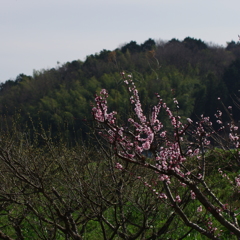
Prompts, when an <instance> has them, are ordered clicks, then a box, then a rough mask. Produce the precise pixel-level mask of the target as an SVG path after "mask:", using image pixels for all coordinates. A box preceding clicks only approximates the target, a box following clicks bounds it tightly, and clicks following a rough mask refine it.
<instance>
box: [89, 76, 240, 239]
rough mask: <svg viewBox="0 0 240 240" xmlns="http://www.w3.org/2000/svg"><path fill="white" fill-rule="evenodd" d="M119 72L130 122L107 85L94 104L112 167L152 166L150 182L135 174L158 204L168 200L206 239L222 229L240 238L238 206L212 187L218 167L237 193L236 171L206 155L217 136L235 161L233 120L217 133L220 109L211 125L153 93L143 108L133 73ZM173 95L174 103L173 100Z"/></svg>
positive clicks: (236, 145)
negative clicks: (114, 107)
mask: <svg viewBox="0 0 240 240" xmlns="http://www.w3.org/2000/svg"><path fill="white" fill-rule="evenodd" d="M121 75H122V78H123V80H124V83H125V84H126V87H127V88H128V91H129V94H130V103H131V104H132V106H133V116H132V117H131V118H129V119H128V123H127V124H125V125H120V124H118V121H117V118H116V115H117V112H115V111H112V112H110V111H109V110H108V103H107V98H108V92H107V90H105V89H102V91H101V92H100V94H99V95H96V98H95V106H94V107H93V108H92V114H93V118H94V120H95V122H96V123H97V127H96V130H97V133H98V134H99V135H100V136H101V137H102V139H103V140H104V141H105V142H107V143H108V144H110V145H112V146H113V149H114V150H113V151H114V154H115V155H116V156H117V157H118V159H119V162H116V168H117V169H119V171H125V168H124V163H128V164H129V163H131V164H136V165H139V166H142V167H143V168H147V169H148V170H151V171H153V172H154V173H155V182H156V184H155V185H154V186H152V185H151V183H149V182H148V181H147V179H142V178H141V176H137V178H138V179H139V181H142V182H143V184H145V186H146V188H149V190H151V192H152V193H153V194H155V196H156V198H157V199H159V204H163V203H164V204H168V206H171V208H172V210H173V212H174V214H177V215H178V216H179V217H180V218H181V219H182V221H183V222H184V224H186V225H187V226H188V227H189V228H190V229H194V230H196V231H198V232H199V233H201V234H202V235H205V236H206V237H208V238H209V239H222V238H221V234H222V232H224V231H225V232H226V231H228V232H229V234H231V236H236V238H237V239H240V228H239V224H238V217H239V216H238V214H239V212H240V211H239V208H238V207H237V206H234V205H233V204H231V203H228V202H226V199H225V198H224V197H222V194H220V193H219V192H215V191H214V186H212V185H213V184H212V180H213V179H211V172H210V171H211V169H218V170H217V174H219V177H221V179H223V181H225V182H227V184H228V185H229V189H230V191H232V193H235V194H238V191H239V186H240V175H239V174H238V173H237V172H233V173H232V172H231V174H230V175H229V174H228V173H227V172H226V171H225V170H222V169H221V167H218V166H214V168H209V165H210V164H209V162H208V160H207V154H208V151H209V150H208V149H210V146H211V145H212V144H214V142H215V143H216V142H217V143H218V147H219V146H222V147H224V148H225V149H226V147H229V146H231V148H234V150H232V152H231V153H232V154H233V155H234V157H235V159H236V166H238V167H239V163H240V162H239V153H240V152H239V151H238V148H239V138H238V134H237V130H238V129H237V126H235V124H234V121H233V120H232V121H231V123H230V124H229V126H228V128H229V131H228V137H227V139H226V138H224V135H223V134H219V131H223V130H224V127H225V126H224V125H223V122H222V119H221V115H222V112H221V111H218V112H217V114H216V115H215V116H216V118H217V123H218V124H219V126H220V127H219V131H214V130H213V127H212V122H211V121H210V119H209V117H205V116H203V115H202V116H201V117H200V118H199V120H198V121H197V122H193V121H192V120H191V119H190V118H187V119H185V120H182V119H181V117H180V116H178V111H177V110H176V111H175V112H173V111H171V109H169V108H168V106H167V104H166V103H165V102H164V100H163V99H161V97H160V95H159V94H156V99H157V104H156V105H155V106H154V107H153V108H152V109H151V112H150V114H149V113H147V114H145V113H144V112H143V110H142V105H141V101H140V98H139V94H138V90H137V88H136V86H135V84H134V82H133V79H132V75H127V74H125V73H124V72H123V73H122V74H121ZM173 101H174V104H175V106H176V109H178V108H179V106H178V102H177V100H176V99H173ZM161 114H167V116H168V119H169V122H170V126H171V128H169V127H166V126H164V124H163V123H162V121H161ZM228 175H229V176H228ZM163 200H164V201H163ZM189 206H191V208H190V207H189ZM193 206H195V207H193ZM189 209H194V210H191V211H189Z"/></svg>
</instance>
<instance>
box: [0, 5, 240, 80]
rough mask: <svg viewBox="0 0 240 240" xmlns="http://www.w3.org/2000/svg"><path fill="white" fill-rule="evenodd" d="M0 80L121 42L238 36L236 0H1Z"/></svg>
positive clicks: (239, 16) (215, 39) (215, 40)
mask: <svg viewBox="0 0 240 240" xmlns="http://www.w3.org/2000/svg"><path fill="white" fill-rule="evenodd" d="M0 4H1V5H0V6H1V7H0V32H1V34H0V70H1V71H0V82H3V81H6V80H8V79H13V80H14V79H15V78H16V76H17V75H19V74H20V73H24V74H26V75H32V73H33V69H35V70H41V69H47V68H52V67H56V66H57V62H60V63H61V64H63V63H65V62H68V61H73V60H77V59H80V60H83V61H84V60H85V57H86V56H87V55H90V54H95V53H98V52H100V51H101V50H103V49H107V50H114V49H115V48H117V47H119V46H120V45H122V44H124V43H128V42H130V41H132V40H133V41H136V42H137V43H138V44H141V43H143V42H144V41H146V40H147V39H149V38H152V39H154V40H159V39H162V40H170V39H172V38H177V39H179V40H183V39H184V38H185V37H187V36H190V37H193V38H197V39H201V40H203V41H205V42H213V43H215V44H218V45H223V46H225V44H226V42H228V41H231V40H234V41H236V42H237V41H238V34H240V29H239V25H240V13H239V9H240V1H239V0H228V1H227V0H0Z"/></svg>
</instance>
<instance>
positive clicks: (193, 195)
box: [190, 190, 196, 200]
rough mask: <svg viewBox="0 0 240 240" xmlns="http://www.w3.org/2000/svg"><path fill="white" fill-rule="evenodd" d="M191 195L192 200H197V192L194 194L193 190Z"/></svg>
mask: <svg viewBox="0 0 240 240" xmlns="http://www.w3.org/2000/svg"><path fill="white" fill-rule="evenodd" d="M190 193H191V199H193V200H194V199H196V194H195V192H193V191H192V190H191V192H190Z"/></svg>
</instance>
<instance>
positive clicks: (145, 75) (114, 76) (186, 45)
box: [0, 37, 240, 138]
mask: <svg viewBox="0 0 240 240" xmlns="http://www.w3.org/2000/svg"><path fill="white" fill-rule="evenodd" d="M121 71H126V72H128V73H132V74H133V78H134V80H135V82H136V85H137V87H138V89H139V92H140V97H141V99H142V100H143V101H142V102H144V104H145V108H147V107H148V106H151V105H153V103H154V102H155V101H156V99H155V93H156V92H158V93H160V95H161V97H162V98H163V99H164V101H166V102H167V103H168V104H169V105H170V106H171V104H172V98H173V97H175V98H177V99H178V101H179V104H180V113H181V115H182V116H185V117H189V116H191V117H192V118H195V117H196V116H199V115H200V114H205V115H208V116H213V115H214V113H215V111H216V109H217V106H218V102H217V98H218V97H220V98H221V99H222V100H223V102H225V103H226V104H232V98H235V94H237V92H238V89H240V44H239V43H235V42H230V43H228V45H227V47H226V48H223V47H220V46H214V45H207V44H206V43H204V42H203V41H201V40H200V39H199V40H197V39H193V38H190V37H187V38H185V39H184V40H183V41H179V40H177V39H172V40H170V41H168V42H155V41H154V40H152V39H148V40H147V41H145V42H144V43H143V44H141V45H138V44H137V43H136V42H134V41H131V42H130V43H128V44H126V45H125V46H123V47H121V48H118V49H115V50H114V51H108V50H105V49H104V50H102V51H101V52H100V53H99V54H95V55H90V56H87V58H86V60H85V61H84V62H82V61H79V60H74V61H72V62H67V63H65V64H63V65H61V66H58V67H57V68H52V69H45V70H41V71H35V72H34V74H33V76H26V75H25V74H19V75H18V76H17V77H16V79H15V80H8V81H6V82H5V83H2V84H1V85H0V115H1V116H8V117H9V116H13V115H14V114H15V113H16V112H19V111H21V117H22V121H24V122H25V121H27V120H29V116H31V119H32V121H33V122H39V120H41V122H42V124H43V126H44V127H46V128H48V127H49V126H50V127H51V129H52V131H53V132H56V131H57V130H58V129H59V126H63V125H64V128H65V129H67V130H68V134H69V136H71V137H72V136H73V135H72V133H73V132H74V134H75V135H81V134H82V133H84V134H83V135H81V136H83V137H84V138H85V137H86V136H85V133H86V131H87V127H86V122H85V121H84V120H85V119H87V120H91V119H92V116H91V103H92V102H93V100H94V94H95V92H98V91H99V90H100V89H101V88H106V89H107V90H108V91H109V105H110V108H114V109H115V110H117V111H118V112H120V114H121V115H122V116H125V115H127V113H128V109H129V105H128V101H127V99H128V94H127V90H126V88H125V85H124V83H123V82H122V79H121V76H120V74H119V73H120V72H121ZM170 93H171V94H170ZM235 116H236V115H235ZM236 117H238V116H236ZM81 130H83V131H81ZM80 133H81V134H80Z"/></svg>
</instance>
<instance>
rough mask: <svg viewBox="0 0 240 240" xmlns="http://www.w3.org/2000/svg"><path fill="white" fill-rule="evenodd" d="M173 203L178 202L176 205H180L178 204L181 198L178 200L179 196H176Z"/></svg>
mask: <svg viewBox="0 0 240 240" xmlns="http://www.w3.org/2000/svg"><path fill="white" fill-rule="evenodd" d="M175 202H178V203H180V202H181V198H180V196H179V195H177V196H176V198H175Z"/></svg>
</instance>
